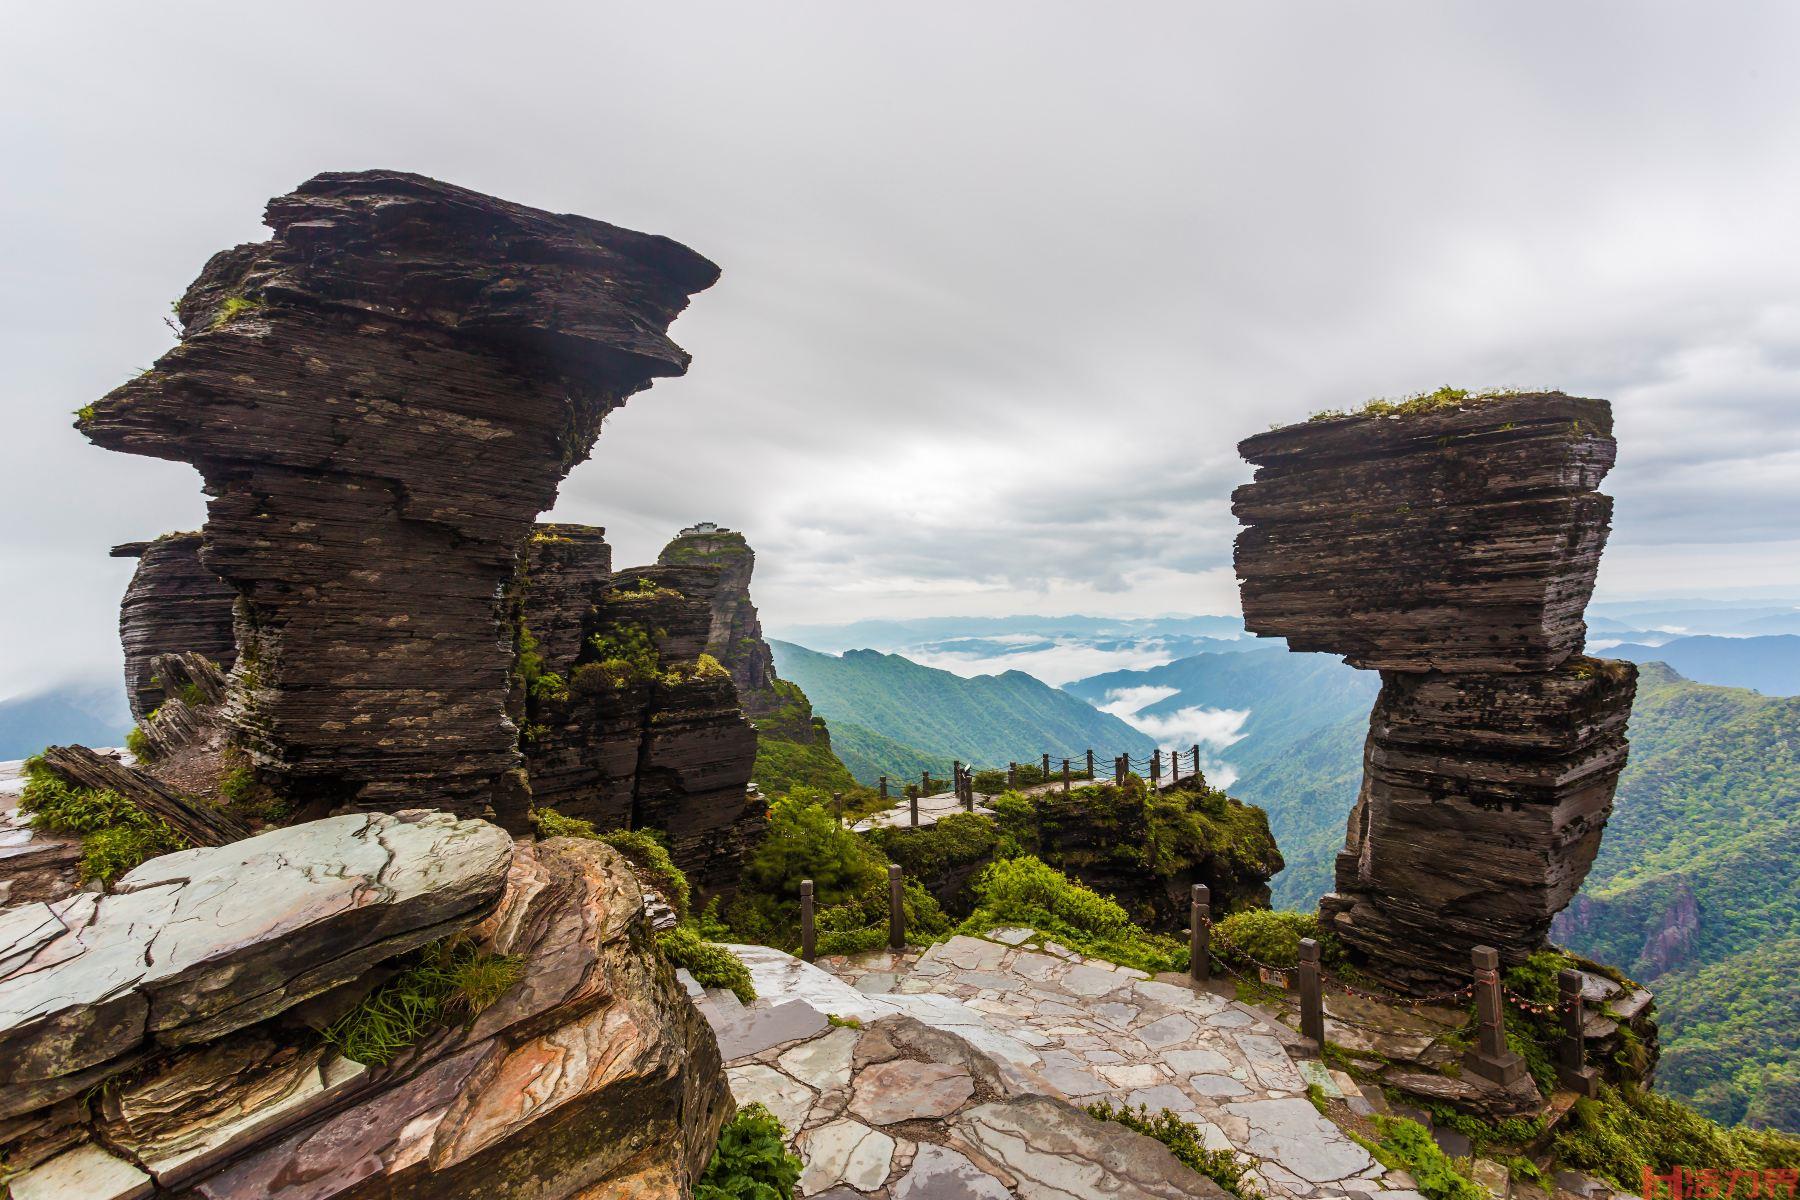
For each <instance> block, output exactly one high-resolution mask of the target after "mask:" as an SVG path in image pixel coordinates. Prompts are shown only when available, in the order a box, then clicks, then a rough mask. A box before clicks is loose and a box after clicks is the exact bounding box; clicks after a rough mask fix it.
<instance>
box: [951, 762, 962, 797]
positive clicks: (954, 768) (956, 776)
mask: <svg viewBox="0 0 1800 1200" xmlns="http://www.w3.org/2000/svg"><path fill="white" fill-rule="evenodd" d="M950 780H951V782H950V790H951V791H953V792H955V793H956V799H957V800H958V801H959V802H960V801H961V800H962V760H960V759H951V760H950Z"/></svg>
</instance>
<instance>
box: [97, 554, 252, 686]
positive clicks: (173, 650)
mask: <svg viewBox="0 0 1800 1200" xmlns="http://www.w3.org/2000/svg"><path fill="white" fill-rule="evenodd" d="M200 542H201V535H200V534H199V533H165V534H163V535H162V536H161V537H159V538H157V539H156V540H155V541H153V542H126V543H125V544H124V545H122V546H114V547H113V548H112V556H113V557H114V558H135V559H137V560H138V565H137V570H136V571H134V572H132V575H131V584H130V586H129V587H127V588H126V589H125V599H124V602H123V603H121V604H120V605H119V640H120V642H122V643H123V644H124V649H125V698H126V700H128V701H129V702H130V704H131V715H132V718H133V719H134V720H138V721H142V720H143V719H144V718H145V717H146V716H148V715H149V714H150V713H152V712H153V711H155V710H156V708H157V707H158V706H159V705H161V704H162V702H163V701H164V700H166V699H168V698H169V695H170V692H169V689H168V688H166V687H164V686H163V682H162V680H161V679H160V678H159V677H158V676H157V673H156V668H155V666H154V661H155V659H156V657H157V656H158V655H161V654H188V653H191V654H199V655H202V656H204V657H205V658H207V659H209V660H211V661H212V662H215V663H218V664H219V666H220V668H222V669H224V670H227V671H229V670H230V669H231V664H232V663H234V662H236V661H237V641H236V638H235V635H234V634H233V632H232V615H231V607H232V603H233V602H234V601H235V600H236V599H237V592H235V591H233V590H232V587H231V585H230V584H228V583H226V582H225V581H224V580H223V579H220V578H219V577H218V576H217V575H214V574H213V573H212V572H211V571H209V570H207V569H206V568H205V567H204V566H202V565H201V562H200Z"/></svg>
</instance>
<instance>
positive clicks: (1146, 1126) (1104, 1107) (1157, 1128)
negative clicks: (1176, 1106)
mask: <svg viewBox="0 0 1800 1200" xmlns="http://www.w3.org/2000/svg"><path fill="white" fill-rule="evenodd" d="M1086 1111H1087V1114H1088V1115H1089V1116H1090V1117H1098V1118H1099V1119H1100V1120H1102V1121H1114V1122H1117V1123H1118V1124H1120V1125H1123V1126H1125V1127H1126V1128H1127V1129H1132V1130H1135V1131H1137V1132H1138V1133H1141V1134H1144V1135H1145V1136H1146V1137H1153V1138H1155V1139H1156V1140H1157V1141H1159V1142H1161V1143H1162V1144H1163V1145H1165V1146H1167V1147H1168V1148H1169V1153H1171V1154H1173V1155H1174V1156H1175V1160H1176V1161H1177V1162H1180V1163H1182V1164H1184V1165H1186V1166H1188V1167H1192V1168H1193V1169H1194V1170H1195V1171H1196V1172H1198V1173H1199V1174H1201V1175H1204V1176H1206V1177H1207V1178H1208V1179H1210V1180H1212V1181H1213V1182H1214V1183H1216V1184H1218V1185H1219V1186H1220V1187H1222V1188H1224V1189H1225V1190H1226V1191H1227V1192H1230V1193H1231V1194H1232V1195H1233V1196H1236V1197H1238V1200H1262V1193H1261V1192H1259V1191H1258V1190H1257V1189H1256V1185H1255V1184H1253V1183H1251V1182H1250V1181H1249V1180H1247V1179H1246V1178H1244V1176H1245V1175H1246V1173H1248V1171H1249V1170H1250V1168H1249V1165H1248V1164H1246V1163H1243V1162H1240V1161H1239V1160H1238V1157H1237V1155H1235V1154H1233V1153H1232V1152H1231V1151H1229V1150H1208V1149H1207V1148H1206V1143H1205V1141H1204V1139H1203V1138H1202V1137H1201V1134H1200V1130H1199V1129H1198V1128H1196V1127H1195V1126H1193V1125H1190V1124H1188V1123H1187V1122H1186V1121H1183V1120H1182V1119H1181V1118H1180V1117H1178V1116H1176V1115H1175V1114H1174V1113H1173V1112H1170V1111H1169V1110H1168V1109H1166V1108H1165V1109H1163V1110H1162V1112H1160V1113H1157V1114H1156V1115H1155V1116H1152V1115H1151V1114H1150V1109H1149V1108H1148V1107H1147V1106H1145V1105H1142V1104H1140V1105H1138V1106H1137V1107H1136V1108H1132V1107H1130V1106H1129V1105H1121V1106H1119V1107H1118V1108H1114V1107H1113V1106H1112V1103H1111V1102H1110V1101H1107V1100H1100V1101H1097V1102H1095V1103H1093V1104H1090V1105H1088V1106H1087V1110H1086Z"/></svg>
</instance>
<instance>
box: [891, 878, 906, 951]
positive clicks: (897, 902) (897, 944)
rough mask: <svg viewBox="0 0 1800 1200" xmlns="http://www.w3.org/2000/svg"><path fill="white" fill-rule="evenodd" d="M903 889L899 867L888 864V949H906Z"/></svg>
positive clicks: (904, 893) (904, 892)
mask: <svg viewBox="0 0 1800 1200" xmlns="http://www.w3.org/2000/svg"><path fill="white" fill-rule="evenodd" d="M905 895H906V891H905V888H904V887H903V886H902V885H901V883H900V866H899V864H898V863H889V864H888V948H889V949H890V950H904V949H906V903H905Z"/></svg>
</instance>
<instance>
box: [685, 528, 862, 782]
mask: <svg viewBox="0 0 1800 1200" xmlns="http://www.w3.org/2000/svg"><path fill="white" fill-rule="evenodd" d="M656 561H657V562H658V563H660V564H662V565H664V566H670V567H704V568H709V569H711V570H712V571H714V572H716V574H717V576H718V582H717V584H716V585H715V586H714V587H713V589H712V591H711V605H712V625H711V628H710V630H709V631H708V633H707V635H706V652H707V654H709V655H710V656H711V657H712V658H714V659H715V660H717V661H718V662H719V664H720V665H721V666H723V667H724V668H725V669H726V670H727V671H729V672H730V673H731V678H732V681H733V682H734V683H735V684H736V685H737V693H738V702H739V703H740V704H742V705H743V708H744V712H745V713H746V714H748V715H749V717H750V719H751V720H752V721H754V722H755V723H756V783H757V786H758V787H759V788H761V789H762V790H763V791H765V792H767V793H769V794H770V795H772V796H781V795H786V794H787V793H788V792H789V791H790V790H792V789H793V788H794V787H796V786H806V787H812V788H818V789H820V790H822V791H827V792H848V791H851V790H853V789H855V788H856V787H857V786H858V785H857V782H856V778H855V776H853V775H851V774H850V770H849V768H848V767H846V766H844V764H843V761H842V760H841V759H839V758H838V756H837V754H836V752H835V751H833V750H832V748H831V731H830V730H829V729H828V728H826V725H825V718H824V717H821V716H817V715H815V714H814V713H813V708H812V701H810V700H808V699H807V697H806V693H805V692H803V691H801V690H800V685H799V684H797V683H794V682H793V681H792V680H787V679H781V678H779V677H778V676H777V675H776V674H775V656H774V654H773V653H772V652H771V651H770V650H769V643H768V642H767V641H766V640H765V639H764V638H763V631H762V620H761V618H759V617H758V616H757V613H756V605H755V604H753V603H751V601H750V576H751V573H752V572H753V571H754V570H755V569H756V553H755V551H753V550H751V549H750V543H749V542H748V541H746V540H745V538H744V535H743V534H741V533H738V532H737V531H736V530H733V529H722V528H720V527H719V526H717V525H715V524H713V523H712V522H711V521H702V522H700V523H699V524H696V525H690V526H688V527H687V528H686V529H683V530H682V531H681V532H680V533H678V534H676V535H675V538H674V540H672V541H671V542H670V543H669V544H668V545H667V546H664V547H663V549H662V553H661V554H659V555H657V556H656Z"/></svg>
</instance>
